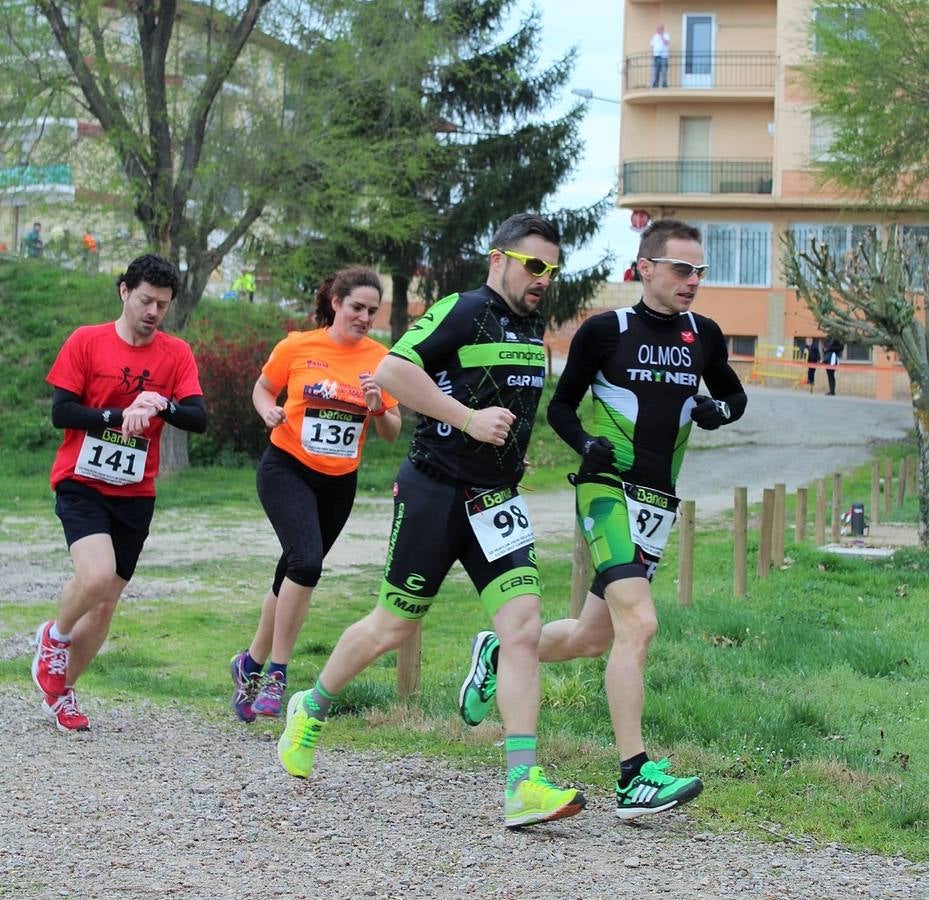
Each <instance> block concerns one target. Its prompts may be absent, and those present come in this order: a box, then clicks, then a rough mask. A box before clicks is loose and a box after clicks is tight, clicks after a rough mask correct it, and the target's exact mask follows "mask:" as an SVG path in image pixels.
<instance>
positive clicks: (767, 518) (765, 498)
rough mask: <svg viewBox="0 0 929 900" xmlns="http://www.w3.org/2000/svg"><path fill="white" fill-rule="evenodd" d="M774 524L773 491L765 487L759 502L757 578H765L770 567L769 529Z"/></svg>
mask: <svg viewBox="0 0 929 900" xmlns="http://www.w3.org/2000/svg"><path fill="white" fill-rule="evenodd" d="M773 525H774V491H773V489H772V488H765V489H764V493H763V495H762V502H761V538H760V540H759V541H758V568H757V572H756V574H757V575H758V577H759V578H767V577H768V571H769V569H770V568H771V529H772V527H773Z"/></svg>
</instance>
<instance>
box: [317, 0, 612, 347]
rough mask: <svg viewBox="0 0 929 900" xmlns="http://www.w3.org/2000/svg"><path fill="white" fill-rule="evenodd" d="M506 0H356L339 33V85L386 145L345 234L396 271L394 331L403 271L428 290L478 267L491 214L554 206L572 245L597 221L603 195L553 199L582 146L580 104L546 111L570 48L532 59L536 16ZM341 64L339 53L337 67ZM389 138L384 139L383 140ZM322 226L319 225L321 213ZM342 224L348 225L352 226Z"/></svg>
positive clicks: (587, 289)
mask: <svg viewBox="0 0 929 900" xmlns="http://www.w3.org/2000/svg"><path fill="white" fill-rule="evenodd" d="M512 5H513V4H512V0H433V2H425V0H379V2H378V3H360V4H355V5H354V6H353V7H352V8H351V10H350V12H349V16H350V20H349V21H348V22H347V27H346V31H345V34H344V35H343V38H344V41H345V44H344V45H343V46H344V47H345V48H346V51H347V52H349V53H351V54H352V56H353V58H354V60H355V63H354V65H353V66H351V68H352V70H353V71H354V72H355V74H356V76H357V77H355V78H353V80H352V83H351V84H346V85H345V91H347V92H350V93H351V95H352V96H351V102H348V103H347V104H344V105H343V106H341V107H340V110H342V109H348V110H351V115H352V116H353V117H354V127H355V128H357V129H358V134H359V136H362V135H363V134H364V133H367V134H368V135H369V136H370V137H371V139H372V140H377V141H379V142H380V145H381V147H383V148H384V153H383V154H382V156H381V158H380V161H379V164H378V166H379V171H377V172H373V171H369V172H368V173H367V174H368V175H369V176H372V177H374V178H375V179H376V180H377V181H379V182H380V184H379V185H378V186H373V185H372V184H370V183H369V184H367V185H366V186H365V189H364V191H363V192H362V193H363V199H360V200H359V206H358V211H357V212H358V215H357V216H356V224H360V226H361V227H357V228H354V230H353V234H352V236H351V238H349V237H348V235H347V234H346V232H345V230H344V229H343V230H341V231H340V232H339V233H338V234H337V235H336V234H334V233H333V232H332V231H330V232H329V235H330V237H332V238H333V239H335V240H336V241H337V242H339V243H340V244H342V245H343V246H345V245H346V244H350V243H351V242H352V241H354V242H355V244H356V246H358V247H359V251H360V252H366V253H367V254H368V255H369V256H371V257H376V258H378V259H379V260H380V261H381V262H382V264H383V266H384V268H385V269H386V271H387V272H388V273H389V274H390V276H391V278H392V281H393V306H392V314H391V331H392V335H393V337H394V339H396V338H397V337H399V336H400V334H402V333H403V331H405V329H406V326H407V322H408V299H409V292H410V287H411V282H413V280H414V279H415V278H417V276H421V278H420V281H419V287H420V293H421V295H422V297H423V299H424V300H426V302H427V303H428V302H431V301H433V300H435V299H437V298H438V297H440V296H443V295H445V294H447V293H450V292H452V291H454V290H462V289H465V288H469V287H473V286H475V285H476V284H479V283H481V282H482V281H483V280H484V278H485V277H486V270H487V258H486V254H487V252H488V251H489V249H490V247H489V241H490V237H491V234H492V233H493V231H494V228H495V227H496V226H497V225H499V224H500V222H502V221H503V220H504V219H506V218H507V217H508V216H510V215H512V214H513V213H516V212H522V211H533V212H541V213H542V214H544V215H548V216H549V217H550V218H552V219H553V220H555V221H556V222H557V223H558V225H559V227H560V229H561V232H562V236H563V249H564V251H565V252H566V255H567V256H568V257H569V256H570V250H571V249H572V248H575V247H578V246H581V245H582V244H583V243H585V242H586V241H588V240H589V239H590V238H591V237H592V236H593V235H595V234H596V232H597V229H598V227H599V222H600V220H601V219H602V217H603V215H604V214H605V212H606V211H607V209H608V207H609V204H610V203H611V199H610V198H609V197H604V198H603V200H601V201H600V202H598V203H595V204H594V205H592V206H591V207H589V208H584V209H550V208H548V202H549V200H550V198H551V197H552V196H553V195H554V194H555V192H556V191H557V190H558V188H559V186H560V185H561V184H562V183H563V182H564V181H565V180H566V179H567V178H568V177H569V176H570V174H571V172H572V170H573V168H574V167H575V165H576V164H577V162H578V160H579V159H580V156H581V154H582V152H583V145H582V142H581V139H580V135H579V128H580V124H581V120H582V117H583V114H584V109H583V107H581V106H577V107H575V108H574V109H572V110H571V111H570V112H569V113H568V114H567V115H564V116H562V117H561V118H557V119H553V120H550V119H549V118H548V116H547V110H548V109H549V108H550V107H551V105H552V103H553V102H554V101H555V100H556V99H557V97H558V94H559V92H560V91H561V90H562V89H563V88H564V87H565V85H566V83H567V79H568V78H569V76H570V73H571V70H572V67H573V63H574V54H573V52H572V53H569V54H568V55H567V56H565V57H564V58H563V59H561V60H559V61H558V62H556V63H555V64H554V65H552V66H550V67H549V68H547V69H544V70H542V71H536V68H537V61H538V60H537V53H536V48H537V47H538V46H539V41H540V34H539V31H540V27H541V26H540V25H539V23H538V21H537V19H536V18H534V17H533V16H531V15H530V16H528V17H527V18H525V19H524V20H523V21H522V22H520V23H519V24H518V25H517V26H516V29H515V31H513V32H512V33H509V32H508V31H507V20H508V18H509V13H510V9H511V7H512ZM334 69H338V70H340V71H346V70H347V67H346V65H345V64H344V62H343V63H342V64H341V65H339V66H338V67H334ZM385 138H387V140H385ZM324 228H325V226H324ZM349 230H351V229H349ZM609 262H610V259H609V258H608V257H607V258H605V259H603V260H602V261H601V262H600V263H598V264H597V265H596V266H594V267H592V268H591V269H589V270H586V271H583V272H580V273H578V274H575V275H573V276H568V277H565V278H561V279H559V281H558V282H556V283H555V287H554V289H553V290H551V291H550V292H549V298H548V305H547V308H546V313H547V315H548V317H549V319H550V320H551V321H552V322H554V323H560V322H564V321H567V320H568V319H570V318H572V317H573V316H575V315H576V314H577V312H578V311H579V309H581V308H582V307H583V306H584V304H585V303H586V302H587V301H589V299H590V298H591V297H592V296H593V293H594V292H595V290H596V288H597V285H598V284H600V283H601V282H602V281H604V280H605V279H606V277H607V275H608V274H609V268H608V265H609Z"/></svg>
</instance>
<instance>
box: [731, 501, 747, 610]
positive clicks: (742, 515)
mask: <svg viewBox="0 0 929 900" xmlns="http://www.w3.org/2000/svg"><path fill="white" fill-rule="evenodd" d="M732 528H733V535H732V593H733V594H735V596H736V597H744V596H745V592H746V590H747V589H748V488H746V487H737V488H735V518H734V520H733V523H732Z"/></svg>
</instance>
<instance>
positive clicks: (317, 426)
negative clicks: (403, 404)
mask: <svg viewBox="0 0 929 900" xmlns="http://www.w3.org/2000/svg"><path fill="white" fill-rule="evenodd" d="M386 355H387V348H386V347H384V346H383V345H382V344H379V343H378V342H377V341H375V340H372V339H371V338H369V337H364V338H362V339H361V340H360V341H359V342H358V343H355V344H337V343H336V342H335V341H334V340H332V338H331V337H330V336H329V329H328V328H317V329H315V330H314V331H292V332H291V333H290V334H288V335H287V337H285V338H284V340H282V341H281V342H280V343H279V344H278V345H277V346H276V347H275V348H274V350H272V351H271V356H270V357H269V358H268V361H267V362H266V363H265V364H264V367H263V368H262V370H261V374H262V375H263V376H264V377H265V378H266V379H267V380H268V381H269V382H270V383H271V385H272V390H273V391H274V392H275V393H278V394H279V393H280V392H281V391H282V390H283V389H284V388H285V387H286V388H287V399H286V400H285V401H284V414H285V415H286V416H287V421H286V422H285V423H284V424H283V425H278V426H277V428H273V429H272V430H271V443H272V444H274V446H275V447H279V448H280V449H281V450H283V451H284V452H285V453H289V454H290V455H291V456H293V457H294V458H295V459H299V460H300V462H302V463H303V464H304V465H305V466H309V467H310V468H311V469H315V470H316V471H317V472H323V473H325V474H326V475H347V474H348V473H349V472H354V471H355V469H357V468H358V465H359V463H360V462H361V453H362V449H363V448H364V442H365V437H366V435H367V430H368V421H369V419H370V413H369V412H368V408H367V406H365V402H364V392H363V391H362V389H361V380H360V377H359V376H360V375H361V374H362V373H363V372H368V373H371V374H373V373H374V370H375V369H376V368H377V364H378V363H379V362H380V361H381V360H382V359H383V358H384V357H385V356H386ZM383 401H384V406H386V407H387V408H388V409H389V408H392V407H394V406H396V405H397V401H396V399H394V398H393V397H391V396H390V394H388V393H387V392H386V391H384V394H383Z"/></svg>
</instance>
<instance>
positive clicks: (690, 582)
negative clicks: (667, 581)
mask: <svg viewBox="0 0 929 900" xmlns="http://www.w3.org/2000/svg"><path fill="white" fill-rule="evenodd" d="M695 509H696V503H695V502H694V501H693V500H682V501H681V505H680V515H679V516H678V523H679V524H678V529H679V530H678V534H679V536H680V537H679V541H680V543H679V549H678V565H677V602H678V603H679V604H680V605H681V606H691V605H692V604H693V600H694V518H695Z"/></svg>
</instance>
